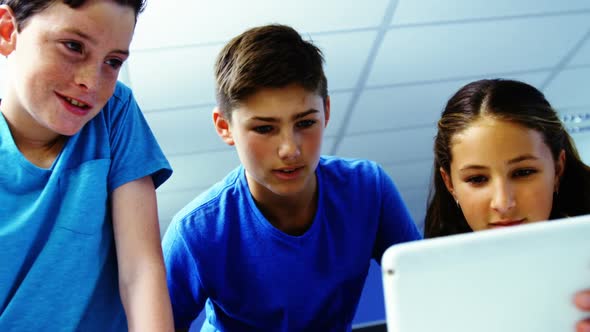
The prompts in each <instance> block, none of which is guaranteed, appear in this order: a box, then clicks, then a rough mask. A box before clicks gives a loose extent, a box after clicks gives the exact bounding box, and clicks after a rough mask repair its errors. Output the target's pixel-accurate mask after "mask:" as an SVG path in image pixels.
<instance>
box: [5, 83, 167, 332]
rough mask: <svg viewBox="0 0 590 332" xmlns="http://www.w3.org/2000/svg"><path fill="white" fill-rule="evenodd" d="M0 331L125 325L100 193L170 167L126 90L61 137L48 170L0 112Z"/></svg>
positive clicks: (158, 178) (105, 198) (160, 177)
mask: <svg viewBox="0 0 590 332" xmlns="http://www.w3.org/2000/svg"><path fill="white" fill-rule="evenodd" d="M0 156H2V157H1V158H0V202H1V203H0V257H1V258H0V261H1V262H2V263H0V331H3V332H8V331H85V332H86V331H97V332H98V331H101V332H104V331H126V330H127V325H126V319H125V314H124V311H123V307H122V304H121V300H120V296H119V289H118V281H117V279H118V276H117V260H116V254H115V247H114V239H113V227H112V222H111V210H110V207H109V196H110V194H111V193H112V192H113V190H115V189H116V188H117V187H119V186H121V185H123V184H125V183H127V182H130V181H133V180H136V179H139V178H142V177H144V176H147V175H151V176H152V178H153V180H154V184H155V185H156V186H159V185H160V184H162V183H163V182H164V181H165V180H166V179H167V178H168V177H169V176H170V175H171V172H172V171H171V169H170V165H169V164H168V162H167V160H166V158H165V157H164V155H163V153H162V151H161V150H160V147H159V146H158V144H157V142H156V141H155V139H154V136H153V134H152V132H151V131H150V129H149V127H148V125H147V123H146V121H145V119H144V117H143V115H142V114H141V111H140V110H139V107H138V106H137V104H136V102H135V100H134V98H133V96H132V94H131V91H130V90H129V89H128V88H127V87H125V86H124V85H123V84H120V83H119V84H117V86H116V89H115V93H114V95H113V97H112V98H111V99H110V100H109V101H108V103H107V104H106V106H105V107H104V108H103V110H102V111H101V112H100V113H99V114H98V115H97V116H96V117H94V118H93V119H92V120H91V121H89V122H88V123H87V124H86V125H85V126H84V127H83V128H82V129H81V130H80V132H78V133H77V134H76V135H74V136H71V137H69V139H68V141H67V143H66V144H65V146H64V148H63V150H62V152H61V153H60V155H59V156H58V157H57V158H56V160H55V162H54V163H53V165H52V166H51V168H49V169H44V168H39V167H37V166H35V165H34V164H32V163H30V162H29V161H28V160H27V159H26V158H25V157H24V156H23V155H22V154H21V153H20V151H19V150H18V148H17V147H16V145H15V142H14V140H13V138H12V135H11V132H10V129H9V127H8V125H7V123H6V120H5V118H4V116H3V115H1V114H0Z"/></svg>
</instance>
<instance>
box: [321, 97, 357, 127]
mask: <svg viewBox="0 0 590 332" xmlns="http://www.w3.org/2000/svg"><path fill="white" fill-rule="evenodd" d="M351 97H352V93H351V92H336V93H331V94H330V120H329V121H328V126H327V127H326V131H325V133H324V136H326V137H330V136H336V135H337V134H338V132H339V130H340V127H342V122H343V121H344V116H345V115H346V112H347V111H348V105H349V104H350V101H351Z"/></svg>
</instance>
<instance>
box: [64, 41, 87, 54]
mask: <svg viewBox="0 0 590 332" xmlns="http://www.w3.org/2000/svg"><path fill="white" fill-rule="evenodd" d="M63 44H64V46H65V47H66V48H67V49H68V50H70V51H73V52H77V53H82V51H83V49H82V44H80V43H78V42H74V41H66V42H64V43H63Z"/></svg>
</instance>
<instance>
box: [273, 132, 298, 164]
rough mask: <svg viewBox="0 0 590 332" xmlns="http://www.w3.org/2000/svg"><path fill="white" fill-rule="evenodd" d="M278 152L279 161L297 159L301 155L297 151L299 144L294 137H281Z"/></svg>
mask: <svg viewBox="0 0 590 332" xmlns="http://www.w3.org/2000/svg"><path fill="white" fill-rule="evenodd" d="M278 152H279V157H280V158H281V159H286V160H289V159H297V158H298V157H299V155H300V154H301V151H300V150H299V144H297V140H296V137H294V135H285V136H283V137H282V138H281V142H280V144H279V151H278Z"/></svg>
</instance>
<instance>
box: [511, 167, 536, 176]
mask: <svg viewBox="0 0 590 332" xmlns="http://www.w3.org/2000/svg"><path fill="white" fill-rule="evenodd" d="M535 173H537V170H535V169H530V168H527V169H519V170H516V171H515V172H514V173H513V174H514V176H515V177H527V176H531V175H533V174H535Z"/></svg>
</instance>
